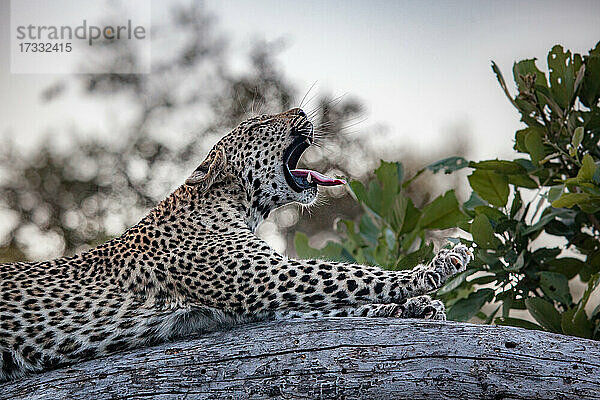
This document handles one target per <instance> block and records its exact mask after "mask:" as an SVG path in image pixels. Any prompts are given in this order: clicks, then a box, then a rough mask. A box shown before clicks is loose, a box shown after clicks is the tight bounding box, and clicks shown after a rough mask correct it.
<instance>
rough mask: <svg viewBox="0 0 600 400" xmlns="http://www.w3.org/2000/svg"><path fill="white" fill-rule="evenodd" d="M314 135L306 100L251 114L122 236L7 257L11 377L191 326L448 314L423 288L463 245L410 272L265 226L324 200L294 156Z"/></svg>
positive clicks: (446, 270) (458, 262) (1, 294)
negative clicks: (304, 256) (294, 239)
mask: <svg viewBox="0 0 600 400" xmlns="http://www.w3.org/2000/svg"><path fill="white" fill-rule="evenodd" d="M299 136H303V137H305V138H306V140H308V141H312V125H311V123H310V122H309V121H308V119H307V117H306V114H304V112H303V111H302V110H300V109H292V110H290V111H287V112H284V113H281V114H277V115H269V116H266V115H265V116H260V117H256V118H252V119H249V120H247V121H245V122H243V123H241V124H240V125H239V126H238V127H237V128H236V129H235V130H233V131H232V132H231V133H230V134H228V135H227V136H225V137H224V138H223V139H222V140H221V141H219V142H218V143H217V144H216V145H215V146H214V148H213V149H212V151H211V152H210V153H209V155H208V157H207V158H206V160H205V161H204V162H203V163H202V164H201V165H200V166H199V167H198V168H197V169H196V171H194V173H193V174H192V175H191V176H190V177H189V178H188V180H187V181H186V184H184V185H183V186H181V187H179V188H178V189H177V190H176V191H175V192H174V193H173V194H171V195H170V196H169V197H168V198H167V199H165V200H164V201H162V202H161V203H160V204H159V205H158V206H156V208H154V209H153V210H152V211H151V212H150V213H149V214H148V215H147V216H146V217H145V218H143V219H142V220H141V221H140V222H139V223H138V224H137V225H135V226H133V227H132V228H130V229H128V230H127V231H126V232H125V233H124V234H123V235H121V236H120V237H118V238H116V239H113V240H110V241H108V242H106V243H104V244H102V245H100V246H98V247H96V248H94V249H91V250H90V251H87V252H85V253H82V254H79V255H76V256H73V257H67V258H61V259H57V260H52V261H44V262H31V263H12V264H2V265H0V288H1V290H0V381H3V380H10V379H15V378H19V377H22V376H24V375H25V374H27V373H29V372H37V371H42V370H48V369H52V368H56V367H58V366H62V365H66V364H70V363H74V362H78V361H81V360H86V359H90V358H94V357H99V356H104V355H107V354H111V353H115V352H119V351H123V350H126V349H131V348H134V347H141V346H149V345H153V344H157V343H160V342H164V341H167V340H171V339H174V338H177V337H182V336H185V335H188V334H191V333H197V332H205V331H212V330H216V329H220V328H222V327H225V326H230V325H232V324H238V323H243V322H247V321H255V320H261V319H268V318H293V317H319V316H382V317H417V318H433V319H443V318H444V308H443V305H442V304H441V303H440V302H438V301H432V300H431V299H430V298H429V297H427V296H424V294H425V293H427V292H429V291H432V290H435V289H437V288H439V287H440V286H441V285H442V284H443V282H444V281H445V280H446V279H447V278H448V277H449V276H451V275H453V274H455V273H456V272H458V271H461V270H463V269H464V268H465V265H466V264H467V263H468V261H469V257H470V255H469V253H468V250H467V249H466V248H465V247H464V246H457V247H455V248H454V249H453V250H451V251H447V250H444V251H442V252H440V253H439V254H438V255H437V256H436V258H435V259H434V260H433V262H432V263H431V264H430V265H428V266H424V265H420V266H418V267H416V268H414V269H413V270H410V271H384V270H381V269H380V268H377V267H373V266H364V265H354V264H343V263H336V262H327V261H321V260H293V259H288V258H286V257H285V256H283V255H280V254H278V253H277V252H275V251H274V250H273V249H272V248H270V247H269V246H268V245H267V244H266V243H265V242H263V241H262V240H261V239H259V238H258V237H257V236H255V234H254V230H255V229H256V227H257V226H258V225H259V224H260V223H261V221H262V220H263V219H264V218H266V217H267V216H268V215H269V212H270V211H271V210H273V209H275V208H277V207H279V206H282V205H284V204H288V203H290V202H298V203H302V204H310V203H312V202H313V201H314V200H315V199H316V196H317V186H316V185H310V187H308V188H306V189H304V190H301V191H300V192H298V191H296V190H292V188H291V187H290V185H288V184H287V183H286V179H285V177H284V172H283V168H284V166H283V164H284V163H283V161H282V157H283V154H284V151H285V149H286V148H288V147H289V146H290V144H291V143H292V141H293V140H295V139H297V138H298V137H299Z"/></svg>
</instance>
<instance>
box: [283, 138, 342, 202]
mask: <svg viewBox="0 0 600 400" xmlns="http://www.w3.org/2000/svg"><path fill="white" fill-rule="evenodd" d="M310 144H311V143H310V141H309V139H308V137H306V136H303V135H299V136H298V137H296V139H294V141H293V142H292V144H291V145H290V146H289V147H288V148H287V149H286V150H285V152H284V153H283V175H284V176H285V180H286V182H287V184H288V185H289V186H290V187H291V188H292V189H293V190H294V191H296V192H302V191H303V190H306V189H308V188H311V187H317V185H321V186H337V185H344V184H346V181H345V180H343V179H337V178H330V177H329V176H326V175H323V174H321V173H319V172H317V171H313V170H310V169H296V166H297V165H298V160H299V159H300V156H301V155H302V153H304V151H305V150H306V149H307V148H308V147H309V146H310Z"/></svg>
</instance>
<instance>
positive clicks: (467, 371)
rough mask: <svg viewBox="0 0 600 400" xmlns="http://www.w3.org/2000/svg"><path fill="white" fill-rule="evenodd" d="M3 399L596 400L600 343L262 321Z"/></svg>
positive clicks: (512, 331)
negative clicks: (388, 399) (424, 399)
mask: <svg viewBox="0 0 600 400" xmlns="http://www.w3.org/2000/svg"><path fill="white" fill-rule="evenodd" d="M0 398H2V399H85V400H88V399H91V400H103V399H161V400H167V399H169V400H171V399H180V400H183V399H262V398H273V399H304V398H306V399H320V398H323V399H379V398H383V399H387V398H390V399H413V400H414V399H421V398H429V399H600V343H598V342H594V341H591V340H586V339H579V338H574V337H569V336H562V335H557V334H552V333H547V332H539V331H527V330H523V329H518V328H511V327H497V326H483V325H473V324H462V323H453V322H435V321H421V320H397V319H376V318H372V319H371V318H369V319H367V318H340V319H322V320H309V321H277V322H266V323H259V324H252V325H245V326H240V327H236V328H234V329H231V330H229V331H225V332H214V333H210V334H206V335H203V336H201V337H198V338H194V339H191V340H187V341H181V342H174V343H168V344H165V345H162V346H158V347H153V348H146V349H140V350H136V351H131V352H128V353H123V354H118V355H115V356H111V357H107V358H104V359H97V360H92V361H89V362H85V363H81V364H77V365H73V366H71V367H68V368H64V369H61V370H56V371H51V372H47V373H43V374H39V375H34V376H31V377H29V378H27V379H23V380H20V381H14V382H9V383H5V384H0Z"/></svg>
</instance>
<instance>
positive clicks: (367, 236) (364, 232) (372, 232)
mask: <svg viewBox="0 0 600 400" xmlns="http://www.w3.org/2000/svg"><path fill="white" fill-rule="evenodd" d="M358 230H359V231H358V233H359V235H360V236H361V237H362V238H363V239H364V240H366V241H367V242H368V243H371V244H372V245H374V246H375V245H377V238H378V237H379V228H377V225H375V224H374V223H373V221H372V220H371V218H369V216H368V215H367V214H363V216H362V217H361V218H360V223H359V225H358Z"/></svg>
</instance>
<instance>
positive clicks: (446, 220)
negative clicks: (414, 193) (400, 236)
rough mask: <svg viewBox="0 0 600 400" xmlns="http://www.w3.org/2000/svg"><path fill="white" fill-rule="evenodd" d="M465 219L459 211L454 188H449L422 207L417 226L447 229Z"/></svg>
mask: <svg viewBox="0 0 600 400" xmlns="http://www.w3.org/2000/svg"><path fill="white" fill-rule="evenodd" d="M467 219H468V218H467V216H466V215H465V214H463V212H462V211H460V207H459V206H458V200H457V199H456V195H455V193H454V190H449V191H448V192H446V193H445V194H444V195H443V196H439V197H438V198H436V199H435V200H433V201H432V202H431V203H429V204H428V205H427V206H425V207H424V208H423V216H422V217H421V220H420V221H419V226H420V227H422V228H423V229H447V228H452V227H455V226H457V225H458V224H459V223H461V222H463V221H466V220H467Z"/></svg>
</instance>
